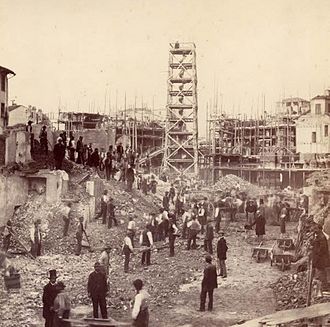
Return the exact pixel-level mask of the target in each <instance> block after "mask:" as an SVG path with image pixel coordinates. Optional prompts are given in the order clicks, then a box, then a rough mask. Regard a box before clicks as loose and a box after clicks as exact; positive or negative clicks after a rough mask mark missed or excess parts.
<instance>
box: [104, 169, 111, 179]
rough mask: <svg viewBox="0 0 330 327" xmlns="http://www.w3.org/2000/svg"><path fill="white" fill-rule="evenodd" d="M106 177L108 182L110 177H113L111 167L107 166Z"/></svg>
mask: <svg viewBox="0 0 330 327" xmlns="http://www.w3.org/2000/svg"><path fill="white" fill-rule="evenodd" d="M105 175H106V178H107V181H108V180H110V177H111V166H105Z"/></svg>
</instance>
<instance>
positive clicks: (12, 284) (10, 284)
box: [4, 274, 21, 290]
mask: <svg viewBox="0 0 330 327" xmlns="http://www.w3.org/2000/svg"><path fill="white" fill-rule="evenodd" d="M4 279H5V286H6V288H7V290H9V289H17V288H21V275H20V274H13V275H11V276H4Z"/></svg>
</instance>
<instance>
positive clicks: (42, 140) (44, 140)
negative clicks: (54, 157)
mask: <svg viewBox="0 0 330 327" xmlns="http://www.w3.org/2000/svg"><path fill="white" fill-rule="evenodd" d="M46 128H47V127H46V126H45V125H44V126H42V129H41V131H40V134H39V139H40V146H41V148H42V149H43V150H44V151H45V154H46V156H47V155H48V139H47V131H46Z"/></svg>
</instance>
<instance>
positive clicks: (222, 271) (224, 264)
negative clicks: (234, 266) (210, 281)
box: [219, 259, 227, 277]
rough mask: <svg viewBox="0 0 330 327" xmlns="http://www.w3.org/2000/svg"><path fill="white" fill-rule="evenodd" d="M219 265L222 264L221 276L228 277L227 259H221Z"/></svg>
mask: <svg viewBox="0 0 330 327" xmlns="http://www.w3.org/2000/svg"><path fill="white" fill-rule="evenodd" d="M219 265H220V276H222V277H227V267H226V260H220V259H219Z"/></svg>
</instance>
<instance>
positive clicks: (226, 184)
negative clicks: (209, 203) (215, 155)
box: [212, 174, 264, 198]
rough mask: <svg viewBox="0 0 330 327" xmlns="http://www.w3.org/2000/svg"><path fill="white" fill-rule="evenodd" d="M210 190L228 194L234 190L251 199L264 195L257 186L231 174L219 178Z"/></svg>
mask: <svg viewBox="0 0 330 327" xmlns="http://www.w3.org/2000/svg"><path fill="white" fill-rule="evenodd" d="M212 188H213V190H214V191H216V192H230V191H231V190H232V189H235V190H237V191H239V192H244V193H246V194H247V195H248V196H250V197H253V198H257V197H258V196H259V195H260V194H263V193H264V191H263V189H261V188H259V187H258V186H256V185H254V184H251V183H249V182H248V181H246V180H244V179H242V178H240V177H238V176H236V175H231V174H229V175H226V176H224V177H221V178H220V179H219V180H218V181H217V182H216V183H215V184H214V185H213V187H212Z"/></svg>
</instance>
